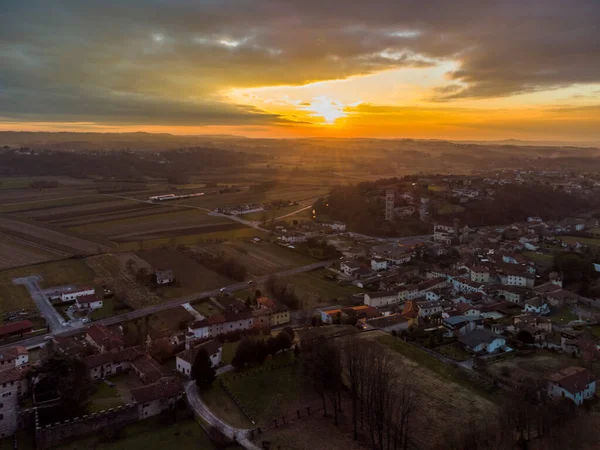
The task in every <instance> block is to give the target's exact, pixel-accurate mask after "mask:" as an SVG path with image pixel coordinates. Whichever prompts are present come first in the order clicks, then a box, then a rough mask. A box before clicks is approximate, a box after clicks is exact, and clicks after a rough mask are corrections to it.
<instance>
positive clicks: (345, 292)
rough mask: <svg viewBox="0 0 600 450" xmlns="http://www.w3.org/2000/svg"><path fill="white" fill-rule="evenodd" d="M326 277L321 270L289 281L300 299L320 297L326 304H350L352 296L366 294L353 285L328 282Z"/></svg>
mask: <svg viewBox="0 0 600 450" xmlns="http://www.w3.org/2000/svg"><path fill="white" fill-rule="evenodd" d="M324 275H325V269H319V270H314V271H312V272H306V273H302V274H298V275H294V276H292V277H290V278H289V279H288V281H289V283H290V284H291V285H292V286H293V287H294V289H295V291H296V293H297V294H298V295H299V296H300V297H302V296H308V297H318V298H321V299H322V300H324V301H325V302H329V301H339V302H340V303H349V302H348V298H349V297H350V296H351V295H352V294H357V293H360V292H364V290H363V289H360V288H358V287H356V286H353V285H348V286H340V285H339V284H337V282H336V281H333V280H326V279H325V278H324Z"/></svg>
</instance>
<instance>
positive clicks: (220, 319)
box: [189, 311, 254, 339]
mask: <svg viewBox="0 0 600 450" xmlns="http://www.w3.org/2000/svg"><path fill="white" fill-rule="evenodd" d="M253 326H254V317H253V315H252V311H241V312H239V313H224V314H215V315H213V316H210V317H209V318H207V319H202V320H198V321H196V322H194V323H193V324H192V325H190V327H189V332H190V333H192V334H193V335H194V337H196V338H199V339H206V338H210V337H217V336H219V335H222V334H226V333H230V332H232V331H237V330H249V329H250V328H252V327H253Z"/></svg>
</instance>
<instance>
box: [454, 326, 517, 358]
mask: <svg viewBox="0 0 600 450" xmlns="http://www.w3.org/2000/svg"><path fill="white" fill-rule="evenodd" d="M458 342H460V343H461V344H462V345H463V347H464V348H465V349H466V350H468V351H470V352H473V353H494V352H497V351H499V350H500V349H502V347H504V346H505V345H506V339H505V338H504V337H502V336H498V335H496V334H494V333H492V332H491V331H489V330H486V329H476V330H473V331H471V332H469V333H466V334H463V335H462V336H459V338H458Z"/></svg>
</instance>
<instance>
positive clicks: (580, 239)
mask: <svg viewBox="0 0 600 450" xmlns="http://www.w3.org/2000/svg"><path fill="white" fill-rule="evenodd" d="M561 239H562V241H563V242H566V243H567V244H570V245H573V244H575V243H576V242H579V243H581V244H584V245H595V246H598V245H600V239H594V238H587V237H579V236H562V237H561Z"/></svg>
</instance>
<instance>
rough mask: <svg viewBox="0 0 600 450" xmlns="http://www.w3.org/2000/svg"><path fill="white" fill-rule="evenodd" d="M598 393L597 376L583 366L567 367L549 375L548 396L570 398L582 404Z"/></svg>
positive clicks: (577, 403)
mask: <svg viewBox="0 0 600 450" xmlns="http://www.w3.org/2000/svg"><path fill="white" fill-rule="evenodd" d="M595 394H596V377H594V374H592V372H590V371H589V370H587V369H584V368H583V367H567V368H566V369H563V370H561V371H560V372H556V373H554V374H552V375H550V376H549V377H548V396H549V397H550V398H559V399H560V398H568V399H570V400H572V401H573V402H575V404H576V405H581V404H582V403H583V401H584V400H588V399H591V398H593V397H594V395H595Z"/></svg>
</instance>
